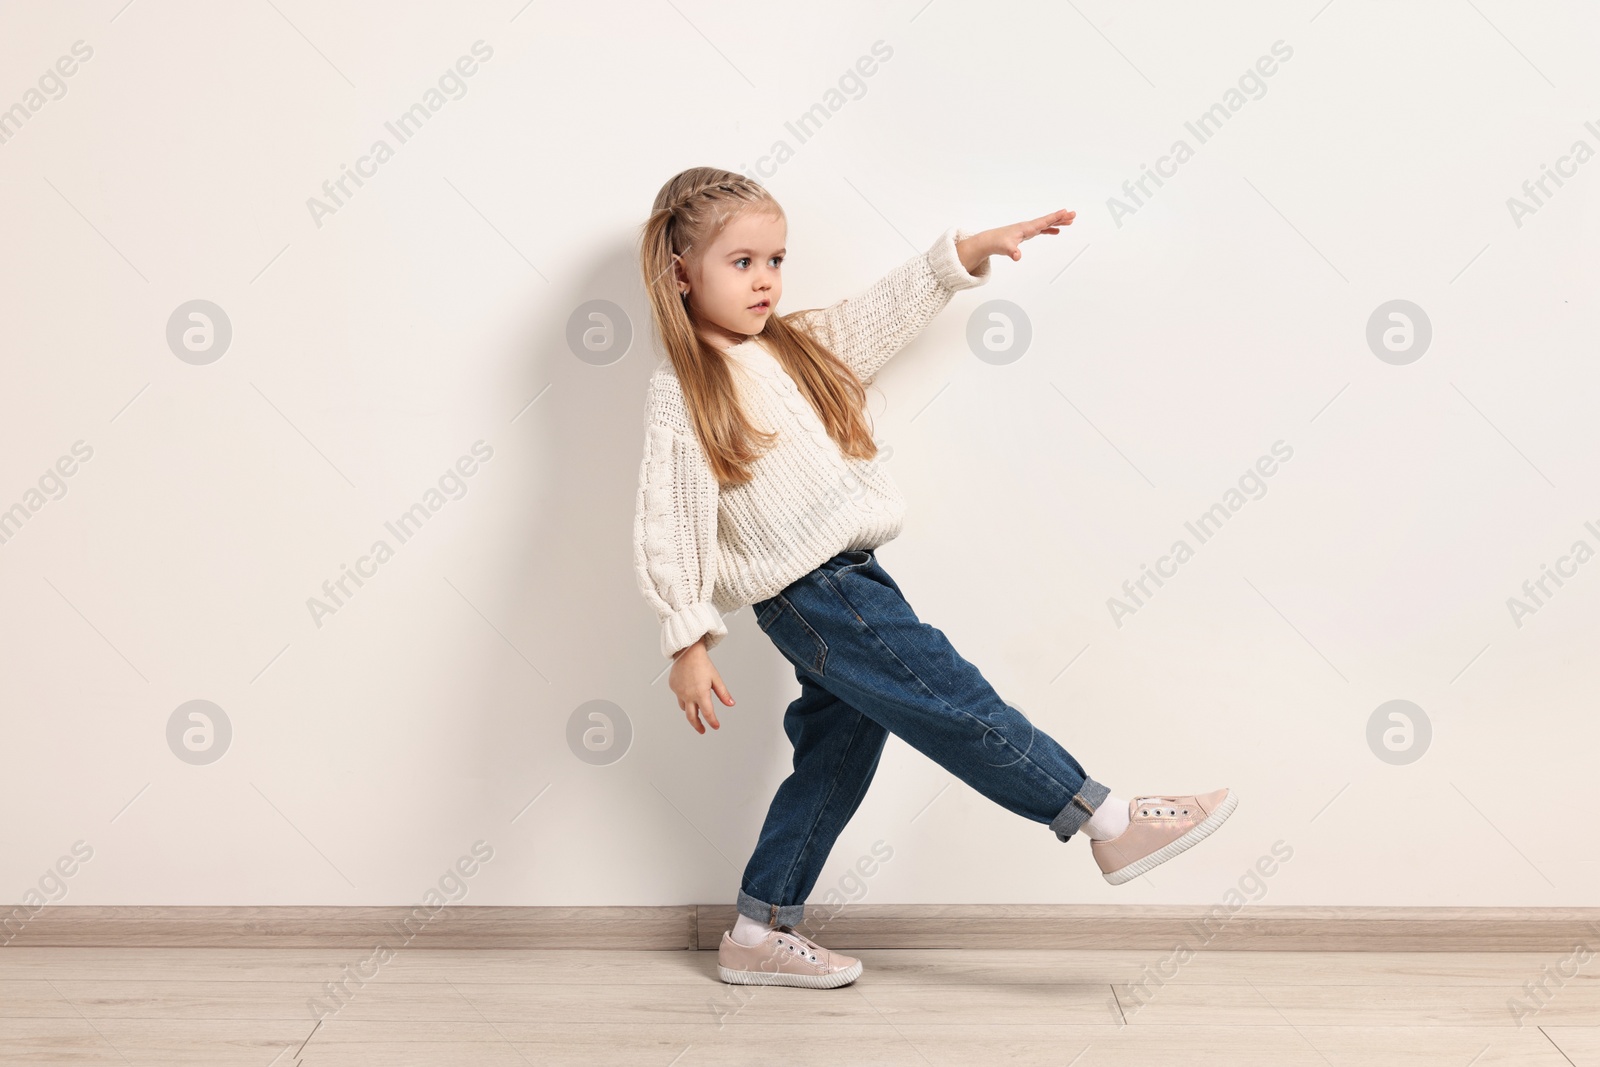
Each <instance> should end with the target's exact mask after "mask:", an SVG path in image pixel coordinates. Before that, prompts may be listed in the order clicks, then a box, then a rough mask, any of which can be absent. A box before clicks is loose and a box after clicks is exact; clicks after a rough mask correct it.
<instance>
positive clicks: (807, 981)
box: [717, 960, 861, 989]
mask: <svg viewBox="0 0 1600 1067" xmlns="http://www.w3.org/2000/svg"><path fill="white" fill-rule="evenodd" d="M717 977H718V978H721V979H722V980H723V981H724V982H727V983H728V984H729V985H797V986H806V987H808V988H811V989H833V988H835V987H837V986H842V985H849V984H850V983H851V982H854V981H855V980H856V979H857V978H860V977H861V961H860V960H856V962H855V963H853V964H851V965H850V966H848V967H846V968H845V969H844V970H842V971H834V972H833V973H832V974H785V973H783V972H781V971H779V972H773V971H736V970H734V969H733V968H731V967H724V966H723V965H722V964H720V963H719V964H717Z"/></svg>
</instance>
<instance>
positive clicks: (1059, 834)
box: [633, 167, 1237, 988]
mask: <svg viewBox="0 0 1600 1067" xmlns="http://www.w3.org/2000/svg"><path fill="white" fill-rule="evenodd" d="M1075 214H1076V213H1075V212H1072V211H1055V212H1052V213H1051V214H1049V215H1045V216H1042V217H1040V218H1037V219H1033V220H1031V221H1028V222H1019V223H1015V224H1013V225H1010V226H1001V227H998V228H997V229H993V230H985V231H983V232H981V233H968V232H966V231H964V230H961V229H950V230H947V231H946V232H945V233H944V234H943V235H942V236H940V238H939V239H938V240H937V241H935V242H934V244H933V247H932V248H930V249H928V251H927V252H925V253H923V254H921V255H917V256H913V257H912V258H911V259H909V260H907V261H906V262H905V263H902V264H901V265H900V266H899V267H896V268H895V269H894V270H892V271H890V272H889V273H888V274H887V275H885V276H884V277H883V278H882V279H880V280H879V281H878V282H877V283H876V284H874V285H872V286H870V287H868V288H867V289H866V290H865V291H863V292H862V293H861V294H860V295H858V296H855V297H852V298H850V299H848V300H841V301H840V302H838V303H837V304H834V305H832V306H831V307H827V308H821V309H812V310H807V311H796V312H791V313H788V314H783V315H780V314H779V313H778V301H779V300H780V299H781V298H782V296H783V274H782V270H781V264H782V262H783V259H784V244H785V241H786V240H787V234H788V231H787V225H786V222H785V217H784V213H783V209H782V208H781V207H779V206H778V203H777V201H775V200H774V199H773V198H772V196H771V194H770V193H768V192H767V190H766V189H765V188H763V187H762V186H761V185H760V184H758V183H757V182H755V181H753V180H752V179H750V178H747V177H744V176H742V175H740V174H737V173H735V172H733V171H727V170H719V169H716V168H712V167H695V168H692V169H690V170H686V171H683V172H682V173H681V174H678V175H676V176H675V177H673V178H672V180H670V181H668V182H667V184H666V185H664V186H662V187H661V191H660V192H659V193H657V194H656V199H655V206H654V211H653V212H652V213H651V215H650V219H649V221H648V222H647V223H646V224H645V226H644V230H643V234H642V238H641V244H640V259H641V265H642V268H643V272H644V282H645V288H646V290H647V291H648V293H649V296H650V306H651V311H652V314H653V317H654V320H655V326H656V330H657V332H658V333H659V335H660V338H661V342H662V345H663V346H664V348H665V350H666V354H667V359H666V360H664V361H663V362H662V363H661V365H660V366H659V367H658V368H657V369H656V370H655V372H654V373H653V374H652V375H651V376H650V384H649V388H648V391H647V402H646V406H645V418H644V431H645V444H644V459H643V462H642V463H641V464H640V468H639V492H638V497H637V501H636V507H637V510H636V513H635V517H634V529H633V533H634V553H633V559H634V570H635V572H636V576H637V578H638V582H639V588H640V590H641V591H642V592H643V593H644V596H645V599H646V600H647V601H648V602H649V603H650V605H651V606H652V607H653V608H654V609H655V612H656V615H657V617H658V618H659V620H660V623H661V651H662V654H663V655H666V656H670V657H672V659H673V661H674V662H673V665H672V674H671V681H670V684H671V686H672V691H673V692H674V693H675V694H677V697H678V707H679V708H681V709H682V710H683V712H684V714H685V716H686V717H687V719H688V721H689V725H690V726H692V727H693V728H694V729H695V730H696V731H698V732H699V733H702V734H703V733H705V725H704V723H703V722H702V718H703V719H704V721H705V722H709V723H710V724H711V727H712V729H719V728H720V723H718V721H717V713H716V708H715V704H714V703H713V701H712V699H711V697H712V694H713V693H715V694H716V696H717V698H718V699H720V700H721V701H722V702H723V703H724V704H726V705H728V706H729V707H732V706H733V703H734V701H733V697H732V695H731V694H729V692H728V689H727V687H726V686H725V685H724V684H723V682H722V677H721V675H720V674H718V672H717V668H716V667H715V666H714V665H713V664H712V662H711V657H710V655H709V653H710V651H711V649H713V648H715V647H716V646H717V645H718V644H719V643H721V641H722V638H723V637H724V636H726V635H727V632H728V628H727V625H726V623H725V622H724V621H723V617H722V616H723V614H725V613H728V612H732V611H734V610H736V609H738V608H740V607H742V606H743V605H745V604H749V605H750V606H751V610H752V612H753V613H754V615H755V620H756V625H757V626H758V627H760V628H761V630H762V632H764V633H765V634H766V635H767V637H768V638H770V639H771V641H772V643H773V644H774V645H775V646H777V649H778V651H779V652H780V653H781V654H782V655H783V657H784V658H785V659H786V660H788V661H789V663H790V664H792V665H793V666H794V671H795V678H796V679H797V680H798V681H799V683H800V695H799V696H798V697H796V698H795V700H794V702H793V703H791V704H790V705H789V707H788V710H787V711H786V712H785V714H784V719H783V728H784V732H785V733H786V734H787V735H788V737H789V740H790V742H791V743H792V744H793V745H794V772H793V773H792V774H790V775H789V777H788V778H786V779H785V780H784V781H783V783H782V784H781V785H780V786H779V787H778V791H777V794H776V796H774V797H773V799H772V804H771V806H770V808H769V809H768V811H767V818H766V822H765V824H764V825H763V826H762V828H761V836H760V838H759V839H758V840H757V842H756V847H755V852H754V854H753V855H752V856H751V857H750V862H749V865H748V866H747V867H746V868H745V871H744V877H743V879H742V881H741V883H740V886H739V892H738V896H737V904H738V919H737V922H736V923H735V925H734V928H733V929H732V930H731V931H729V932H726V933H724V934H723V935H722V943H721V947H720V949H719V950H718V953H717V962H718V967H717V971H718V974H719V975H720V976H721V978H722V980H723V981H725V982H732V983H738V984H767V985H773V984H776V985H799V986H812V987H822V988H831V987H835V986H842V985H847V984H849V983H850V982H853V981H855V979H856V978H857V977H858V976H859V975H860V974H861V969H862V965H861V961H860V960H859V959H856V958H855V957H852V956H847V955H844V954H843V953H840V952H831V951H829V950H828V949H826V948H823V947H822V946H821V945H819V944H817V943H816V942H815V941H813V940H811V939H810V938H807V937H805V936H803V935H801V934H799V933H797V932H796V931H795V929H794V928H795V926H797V925H799V924H800V922H801V920H802V917H803V914H804V910H805V905H804V901H805V899H806V897H807V896H808V895H809V894H810V892H811V889H812V887H813V885H815V883H816V880H817V877H818V875H819V874H820V873H821V871H822V866H823V864H824V862H825V861H826V860H827V858H828V853H829V851H830V850H831V849H832V848H833V843H834V840H835V839H836V838H837V837H838V836H839V833H840V832H841V831H842V830H843V829H844V827H845V825H846V824H847V823H848V822H849V821H850V817H851V816H852V815H853V814H854V813H855V810H856V808H857V807H858V806H859V805H860V803H861V798H862V796H863V795H864V794H865V793H866V791H867V786H868V785H869V784H870V783H871V781H872V777H873V773H874V772H875V771H876V770H877V767H878V757H879V755H880V754H881V753H882V751H883V745H884V741H885V740H886V739H887V738H888V735H889V733H890V732H891V731H892V732H893V733H895V734H897V735H898V736H900V737H901V738H903V739H904V740H905V741H906V742H907V743H908V744H910V745H911V746H912V747H913V748H915V749H917V750H918V751H920V752H922V753H924V754H925V755H927V756H928V757H929V758H931V759H933V760H934V761H935V762H937V763H938V764H940V765H941V766H942V767H944V768H945V769H946V770H948V771H950V773H951V774H953V775H955V776H956V777H957V778H960V779H961V780H962V781H964V782H966V783H967V784H968V785H970V786H971V787H972V788H973V789H975V790H977V791H978V792H979V793H981V794H983V795H984V796H986V797H988V798H989V799H991V800H993V801H994V802H995V803H997V804H999V805H1001V806H1002V807H1004V808H1006V809H1007V810H1009V811H1013V812H1015V813H1017V814H1018V815H1021V816H1023V817H1024V818H1027V819H1031V820H1033V821H1034V822H1039V823H1045V824H1048V826H1049V828H1050V829H1051V830H1053V831H1055V835H1056V838H1057V839H1058V840H1060V841H1067V840H1068V839H1070V838H1071V837H1072V835H1073V833H1074V832H1075V831H1077V830H1079V829H1082V830H1083V831H1084V833H1085V834H1086V835H1087V836H1088V837H1089V838H1090V852H1091V853H1092V855H1093V856H1094V859H1095V861H1096V862H1097V863H1098V864H1099V866H1100V870H1101V873H1102V874H1103V875H1104V876H1105V878H1106V880H1107V881H1109V882H1111V883H1112V884H1114V885H1120V884H1121V883H1123V882H1127V881H1128V880H1130V879H1132V878H1135V877H1137V876H1138V875H1140V874H1143V873H1144V872H1146V871H1148V870H1150V869H1151V868H1153V867H1155V866H1156V865H1157V864H1160V863H1163V862H1165V861H1166V860H1169V859H1171V858H1172V857H1173V856H1176V855H1177V854H1178V853H1180V852H1182V851H1184V850H1185V849H1187V848H1189V847H1190V846H1191V845H1193V844H1195V843H1196V842H1198V841H1200V840H1201V839H1202V838H1204V837H1206V836H1207V835H1208V834H1210V833H1211V832H1212V831H1213V830H1215V829H1216V828H1217V827H1218V826H1221V825H1222V823H1223V821H1224V820H1226V819H1227V818H1228V816H1229V815H1230V814H1231V813H1232V811H1233V809H1234V805H1235V804H1236V802H1237V800H1236V798H1235V796H1234V795H1233V794H1232V793H1231V792H1230V791H1229V790H1228V789H1226V788H1223V789H1217V790H1213V791H1212V792H1209V793H1201V794H1197V795H1196V794H1190V795H1173V794H1165V793H1161V794H1140V795H1137V796H1134V797H1133V798H1132V799H1131V800H1123V799H1121V798H1120V797H1116V796H1112V795H1111V791H1110V789H1109V788H1107V787H1106V786H1104V785H1102V784H1101V783H1099V782H1097V781H1095V780H1094V779H1093V778H1090V777H1089V776H1088V774H1087V773H1085V771H1084V769H1083V767H1082V766H1081V765H1079V763H1078V761H1077V760H1076V759H1074V758H1073V757H1072V756H1071V755H1069V754H1068V753H1067V751H1066V750H1065V749H1064V748H1062V747H1061V746H1060V745H1059V744H1057V743H1056V742H1055V741H1054V740H1053V739H1051V738H1050V737H1049V735H1047V734H1045V733H1044V732H1043V731H1041V730H1039V729H1038V728H1037V727H1035V726H1034V725H1033V723H1032V722H1031V721H1029V720H1028V719H1027V718H1026V717H1025V716H1024V715H1023V714H1022V713H1021V712H1020V711H1018V710H1017V709H1016V708H1013V707H1010V706H1009V705H1007V704H1006V703H1005V701H1003V700H1001V699H1000V697H999V695H997V694H996V693H995V691H994V689H993V688H992V687H991V686H990V685H989V683H988V682H987V681H986V680H985V679H984V677H983V675H982V674H981V673H979V671H978V669H977V668H976V667H974V666H973V665H972V664H971V663H969V662H967V661H966V660H965V659H963V658H962V657H961V656H960V654H958V653H957V652H956V650H955V649H954V648H953V647H951V644H950V641H949V639H948V638H946V637H945V635H944V634H943V633H942V632H941V631H939V630H938V629H935V628H934V627H933V626H931V625H929V624H927V623H925V622H922V621H920V620H919V619H918V618H917V616H916V614H915V613H914V612H913V611H912V609H911V605H910V604H908V603H907V602H906V599H905V597H904V595H903V594H902V593H901V591H900V586H899V585H898V584H896V582H895V580H894V579H893V578H892V577H890V576H889V573H888V572H887V571H886V570H884V569H883V565H882V563H880V562H879V560H878V558H877V554H876V551H875V550H876V549H877V548H878V546H879V545H882V544H884V543H885V542H886V541H889V540H892V539H893V538H894V537H895V536H896V535H897V534H899V532H900V527H901V521H902V518H903V516H904V512H905V501H904V498H902V497H901V495H900V491H899V489H898V488H897V487H896V486H895V484H894V482H893V481H892V480H891V479H890V478H889V475H888V473H887V472H886V471H885V470H884V469H883V465H882V464H881V463H878V462H875V457H876V456H877V451H878V450H877V446H876V444H875V442H874V441H873V439H872V437H871V434H870V432H869V429H868V425H867V420H866V412H865V397H866V391H865V388H864V386H865V385H866V383H868V382H870V381H872V379H873V377H874V376H875V375H876V374H877V373H878V370H879V369H880V368H881V367H882V366H883V365H884V363H885V362H886V361H887V360H888V359H889V357H891V356H893V355H894V354H895V353H896V352H898V351H899V350H900V349H901V348H902V347H904V346H905V345H906V343H907V342H909V341H910V340H911V339H912V338H913V337H915V336H916V335H917V333H918V332H919V331H920V330H921V329H922V328H923V327H924V326H926V325H927V324H928V322H929V321H930V320H931V319H932V318H933V317H934V315H936V314H938V313H939V311H940V310H941V309H942V308H943V307H944V306H945V304H946V303H948V302H949V300H950V298H951V296H952V295H953V294H954V293H955V292H956V291H957V290H960V289H968V288H971V287H973V286H976V285H982V284H983V283H984V282H985V281H987V280H988V277H989V257H990V256H992V255H1006V256H1009V257H1010V258H1011V259H1013V260H1018V259H1021V258H1022V253H1021V250H1020V246H1021V243H1022V242H1023V241H1026V240H1028V239H1029V238H1031V237H1036V236H1038V235H1039V234H1041V233H1047V234H1056V233H1060V232H1061V231H1060V227H1062V226H1069V225H1071V224H1072V220H1073V217H1074V215H1075ZM758 424H759V425H758Z"/></svg>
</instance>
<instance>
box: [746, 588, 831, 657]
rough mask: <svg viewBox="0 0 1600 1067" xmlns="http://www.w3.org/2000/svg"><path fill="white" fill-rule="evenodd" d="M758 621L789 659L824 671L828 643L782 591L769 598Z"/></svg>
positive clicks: (762, 629) (763, 631) (763, 630)
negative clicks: (802, 616)
mask: <svg viewBox="0 0 1600 1067" xmlns="http://www.w3.org/2000/svg"><path fill="white" fill-rule="evenodd" d="M756 625H757V626H759V627H760V628H761V632H762V633H764V634H766V635H767V637H768V638H770V639H771V641H772V643H773V644H774V645H776V646H778V651H779V652H782V653H783V654H784V656H786V657H787V658H788V659H789V661H790V662H792V663H794V664H796V665H797V666H801V667H805V668H807V669H808V670H811V671H814V672H815V673H817V674H821V673H822V668H823V666H824V665H825V664H826V663H827V660H828V643H827V642H826V641H824V640H823V639H822V635H821V634H819V633H817V631H816V630H814V629H812V627H811V624H810V623H808V622H806V620H805V619H803V618H801V617H800V613H799V612H798V611H796V610H795V609H794V605H793V604H791V603H790V602H789V598H788V597H786V596H784V595H783V594H782V593H779V594H777V595H776V596H774V597H773V598H772V599H771V600H769V601H767V602H766V606H765V607H764V608H762V609H761V613H760V614H759V615H757V616H756Z"/></svg>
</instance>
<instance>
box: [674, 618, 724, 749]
mask: <svg viewBox="0 0 1600 1067" xmlns="http://www.w3.org/2000/svg"><path fill="white" fill-rule="evenodd" d="M667 684H668V685H669V686H671V687H672V691H673V692H674V693H676V694H677V695H678V707H679V708H681V709H683V713H684V715H685V716H686V717H687V718H688V720H689V725H690V726H692V727H694V729H695V732H696V733H702V734H703V733H705V732H706V728H705V726H704V724H703V723H702V722H701V721H700V716H702V715H703V716H705V718H706V720H707V721H708V722H710V723H711V728H712V729H713V730H720V729H722V724H721V723H719V722H717V712H716V705H715V704H713V703H712V701H711V694H712V693H713V692H714V693H716V694H717V696H718V697H719V698H720V699H721V700H722V702H723V703H724V704H726V705H728V706H729V707H732V706H733V697H732V695H730V694H729V692H728V687H727V686H725V685H723V684H722V675H720V674H718V673H717V668H716V667H715V666H714V665H713V664H712V662H711V653H709V652H707V651H706V643H705V639H704V638H701V639H700V640H698V641H696V642H695V643H694V644H692V645H690V646H689V647H688V648H686V649H684V650H683V651H682V652H679V653H678V655H677V658H676V659H674V660H673V662H672V674H671V676H670V677H668V679H667Z"/></svg>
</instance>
